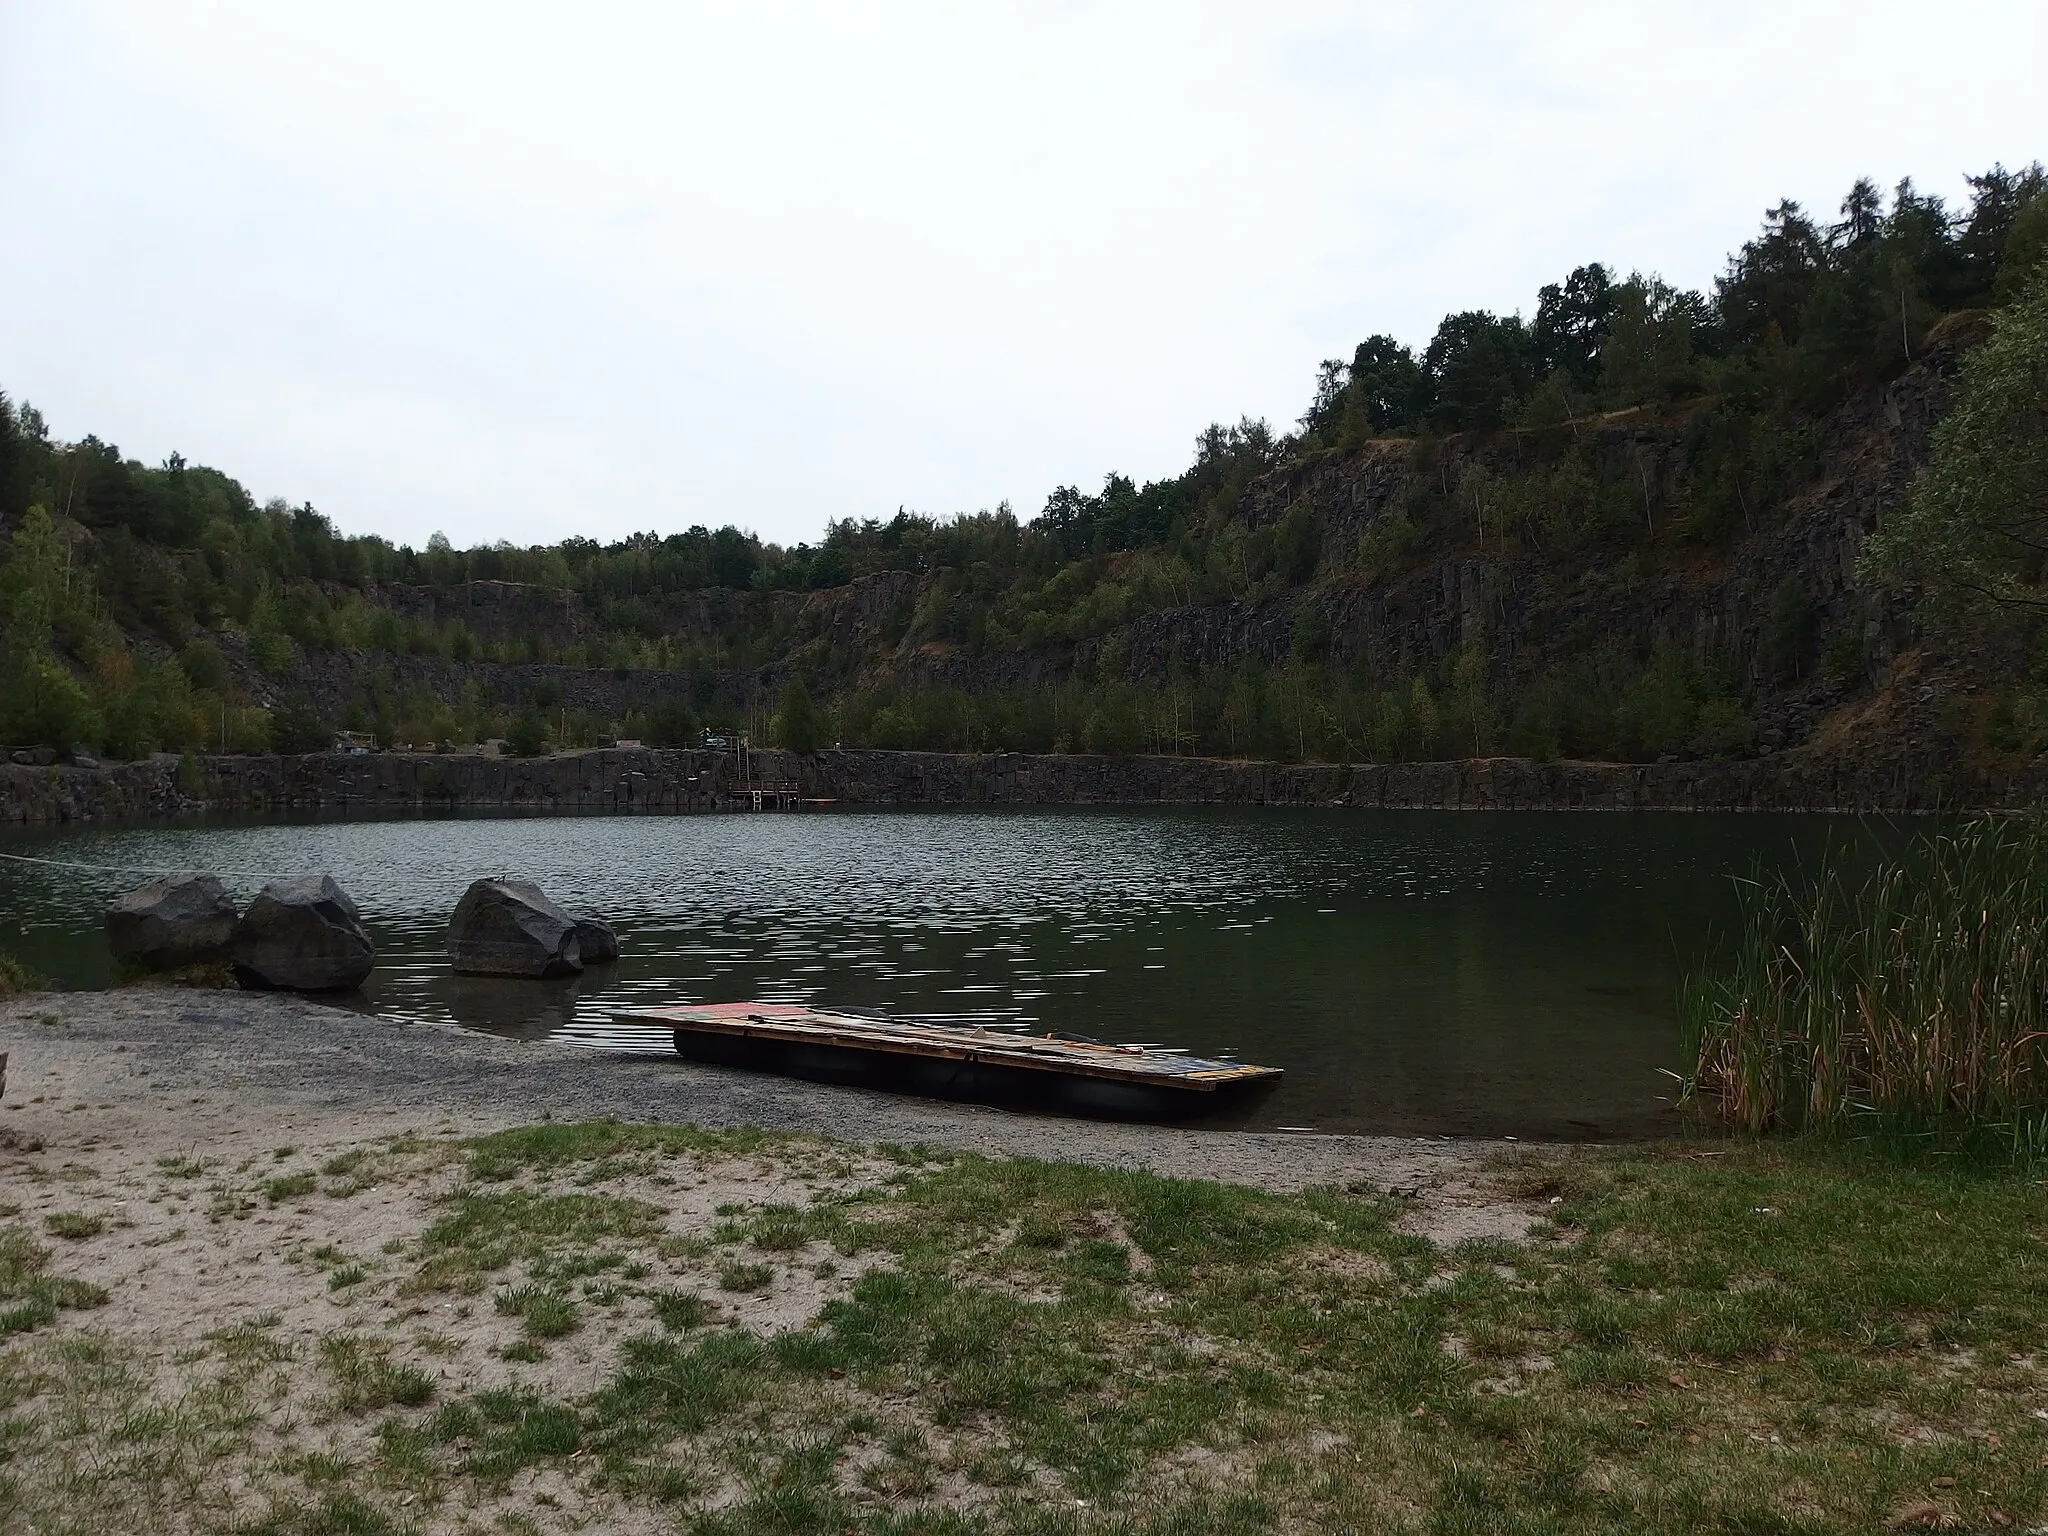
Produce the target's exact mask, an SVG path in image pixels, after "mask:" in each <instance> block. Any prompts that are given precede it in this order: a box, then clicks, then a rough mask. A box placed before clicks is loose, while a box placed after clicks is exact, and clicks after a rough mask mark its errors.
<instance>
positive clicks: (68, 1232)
mask: <svg viewBox="0 0 2048 1536" xmlns="http://www.w3.org/2000/svg"><path fill="white" fill-rule="evenodd" d="M43 1230H44V1231H45V1232H47V1233H49V1234H50V1236H52V1237H61V1238H64V1239H66V1240H67V1241H69V1242H74V1243H78V1242H83V1241H84V1240H85V1239H86V1238H88V1237H98V1236H99V1235H100V1234H101V1233H102V1232H104V1231H106V1230H107V1219H106V1218H105V1217H104V1216H88V1215H86V1214H85V1213H84V1212H83V1211H53V1212H51V1213H50V1214H49V1215H48V1216H45V1217H44V1218H43Z"/></svg>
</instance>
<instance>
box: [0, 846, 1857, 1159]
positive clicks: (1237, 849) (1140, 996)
mask: <svg viewBox="0 0 2048 1536" xmlns="http://www.w3.org/2000/svg"><path fill="white" fill-rule="evenodd" d="M1884 836H1886V834H1885V833H1884V832H1883V831H1882V830H1881V829H1879V830H1876V831H1872V830H1868V829H1866V827H1865V825H1864V824H1862V823H1858V822H1856V821H1853V820H1850V819H1847V818H1825V817H1814V816H1805V817H1771V816H1718V815H1686V814H1654V813H1644V814H1633V815H1620V814H1589V813H1569V812H1559V813H1547V812H1511V813H1481V812H1466V813H1458V812H1428V811H1387V812H1373V811H1358V810H1317V811H1306V810H1280V809H1260V810H1197V809H1159V810H1150V809H1147V810H1131V809H1100V810H1086V809H1084V810H1075V809H1059V810H1044V811H1035V810H1002V811H981V810H967V809H962V810H947V811H932V810H917V811H863V812H845V813H817V814H798V815H753V816H747V815H737V816H713V815H706V816H674V817H626V818H594V817H575V818H546V819H530V818H466V819H460V820H399V821H359V822H339V821H322V822H304V823H280V822H275V821H272V822H266V823H264V824H261V825H255V824H246V825H244V824H233V823H224V822H221V821H218V820H216V821H212V822H208V823H205V824H191V825H173V826H148V827H126V828H106V829H93V830H84V831H66V832H35V833H30V832H23V833H14V834H10V835H8V836H7V837H5V838H4V839H0V853H4V854H7V855H11V856H13V857H11V858H8V859H4V860H0V949H6V950H9V951H12V952H13V953H14V954H15V955H16V956H17V957H18V958H19V959H21V960H22V961H23V962H25V963H26V964H28V965H29V966H31V967H33V968H34V969H36V970H39V971H42V972H44V973H45V974H47V975H50V976H53V977H55V978H57V979H58V980H59V981H61V982H62V983H64V984H65V985H67V986H98V985H103V984H106V983H107V982H108V981H109V980H111V979H112V978H111V964H110V961H109V960H108V958H107V954H106V949H105V945H104V943H103V941H102V939H101V933H100V913H101V910H102V908H103V907H104V906H105V904H106V902H107V900H108V899H109V898H110V897H112V896H113V895H114V894H115V893H116V892H118V891H120V890H122V889H125V888H127V887H129V886H132V885H136V884H139V883H141V881H142V880H144V879H146V878H147V875H148V872H151V871H162V870H170V869H204V870H212V871H215V872H217V873H219V874H220V875H222V877H223V878H224V879H226V880H227V882H228V884H229V886H230V888H231V889H232V890H234V892H235V893H236V895H237V897H238V898H241V899H246V898H247V897H249V896H251V895H253V894H254V892H255V891H256V889H257V887H258V886H259V885H260V884H261V883H262V881H263V879H264V878H265V877H267V876H271V875H285V874H295V873H303V872H309V871H317V870H324V871H326V872H328V873H331V874H332V875H334V876H335V878H336V879H338V880H339V881H340V882H341V883H342V885H343V886H344V887H345V888H346V889H347V890H348V891H349V892H350V893H351V894H352V895H353V896H354V897H355V899H356V901H357V902H358V904H359V905H360V906H361V908H362V912H363V917H364V922H365V926H366V927H367V928H368V929H369V930H370V932H371V935H372V937H373V938H374V939H375V941H376V943H377V946H378V961H377V969H376V971H375V973H374V975H373V976H372V978H371V980H370V983H369V985H368V987H367V988H366V990H365V999H366V1004H358V1006H365V1005H366V1006H368V1007H370V1008H372V1009H374V1010H375V1011H377V1012H379V1013H382V1014H385V1015H391V1016H403V1017H407V1018H412V1019H420V1020H428V1021H435V1022H441V1023H453V1024H457V1025H461V1026H465V1027H468V1028H474V1029H482V1030H489V1031H492V1032H495V1033H500V1034H508V1035H515V1036H520V1037H524V1038H538V1037H542V1036H558V1037H562V1038H565V1039H568V1040H572V1041H576V1042H579V1043H587V1044H603V1043H605V1031H606V1027H607V1026H606V1012H607V1010H608V1009H610V1008H612V1007H614V1006H618V1005H627V1004H637V1003H651V1002H681V1001H704V1002H715V1001H730V1000H738V999H745V998H787V999H799V1000H804V1001H811V1002H820V1003H836V1004H846V1005H853V1006H859V1007H870V1008H882V1009H887V1010H890V1011H892V1012H897V1013H901V1014H904V1015H907V1016H912V1017H918V1018H929V1019H944V1020H949V1021H968V1022H974V1021H982V1022H986V1023H989V1024H991V1025H1004V1026H1028V1027H1034V1028H1041V1029H1043V1028H1054V1029H1063V1030H1073V1031H1077V1032H1079V1033H1082V1034H1086V1035H1092V1036H1095V1037H1097V1038H1100V1039H1104V1040H1113V1041H1120V1042H1140V1043H1147V1044H1165V1045H1177V1046H1183V1047H1186V1048H1188V1049H1191V1050H1198V1051H1202V1052H1205V1053H1211V1054H1214V1053H1223V1052H1234V1053H1236V1054H1238V1055H1240V1056H1241V1057H1243V1058H1244V1059H1245V1060H1247V1061H1256V1062H1263V1063H1268V1064H1271V1065H1274V1066H1280V1067H1284V1068H1286V1069H1287V1074H1288V1076H1287V1079H1286V1082H1285V1084H1284V1085H1283V1086H1282V1087H1281V1089H1280V1090H1279V1091H1278V1092H1277V1093H1276V1094H1275V1095H1274V1096H1273V1097H1271V1098H1270V1099H1268V1100H1266V1101H1265V1103H1264V1104H1263V1105H1262V1106H1261V1108H1260V1110H1259V1111H1258V1116H1257V1118H1256V1119H1255V1121H1254V1122H1253V1123H1254V1124H1255V1125H1263V1126H1269V1127H1271V1126H1304V1127H1313V1128H1315V1129H1317V1130H1323V1131H1359V1132H1391V1133H1402V1134H1452V1135H1457V1134H1468V1135H1519V1136H1527V1137H1571V1138H1609V1137H1633V1136H1643V1135H1655V1134H1658V1133H1660V1132H1661V1131H1665V1130H1670V1129H1675V1128H1676V1126H1675V1124H1674V1122H1675V1120H1676V1117H1675V1116H1673V1115H1672V1113H1671V1111H1670V1108H1669V1100H1670V1096H1671V1093H1672V1086H1673V1085H1672V1082H1671V1079H1670V1078H1669V1077H1667V1076H1665V1075H1663V1074H1662V1072H1660V1069H1663V1068H1669V1067H1673V1066H1675V1065H1676V1064H1677V1062H1676V1050H1675V1024H1674V1012H1675V1010H1674V995H1675V990H1676V986H1677V981H1678V977H1679V974H1680V972H1681V971H1682V970H1683V969H1684V968H1685V967H1686V966H1687V965H1689V964H1691V963H1692V962H1693V961H1694V960H1695V959H1696V958H1697V957H1698V956H1699V955H1701V954H1702V953H1703V952H1704V951H1705V949H1706V946H1707V944H1708V942H1709V935H1710V933H1712V932H1714V931H1715V930H1717V929H1720V930H1725V929H1726V927H1727V925H1728V923H1729V922H1730V921H1731V920H1732V918H1733V915H1734V912H1735V900H1734V889H1735V886H1734V881H1735V878H1736V877H1740V876H1743V875H1746V874H1749V873H1752V872H1754V871H1755V870H1757V869H1759V868H1762V869H1774V868H1781V867H1785V866H1786V865H1788V864H1790V863H1791V862H1793V861H1805V860H1811V859H1813V858H1815V857H1817V856H1818V855H1819V854H1820V853H1821V851H1822V850H1823V849H1824V848H1826V847H1828V846H1830V845H1833V846H1836V847H1839V848H1842V849H1844V850H1848V851H1849V853H1850V856H1851V857H1854V856H1856V855H1857V854H1858V853H1860V852H1866V851H1867V850H1868V848H1869V847H1870V846H1871V843H1872V839H1873V837H1884ZM23 858H27V859H36V860H50V861H64V862H63V863H55V862H52V863H40V862H21V861H20V860H21V859H23ZM78 865H94V866H118V868H111V867H109V868H80V867H77V866H78ZM500 873H509V874H515V875H521V876H525V877H528V878H531V879H535V880H538V881H539V882H540V883H541V884H542V886H543V887H544V888H545V889H546V890H547V891H548V893H549V894H550V895H552V896H553V897H554V898H555V899H556V900H557V901H559V902H560V903H562V905H564V906H565V907H567V908H569V909H570V910H571V911H573V912H578V913H590V914H595V915H598V916H601V917H604V918H606V919H608V920H610V921H611V922H613V923H614V924H615V925H616V926H617V928H618V930H619V934H620V939H621V942H622V945H623V951H624V957H623V959H622V960H621V961H620V962H619V963H618V964H617V965H614V966H609V967H601V968H595V969H592V970H590V971H588V972H586V973H585V974H584V975H583V976H582V977H580V978H577V979H576V980H574V981H570V982H561V983H555V982H504V981H484V980H472V979H466V978H458V977H455V976H453V975H452V974H451V973H450V972H449V970H448V966H447V961H446V957H445V956H444V954H443V953H442V950H441V941H442V933H443V927H444V924H445V922H446V920H447V916H448V913H449V912H450V911H451V910H452V909H453V907H454V905H455V903H456V901H457V899H458V898H459V897H460V896H461V894H462V892H463V890H464V888H465V887H466V886H467V885H468V884H469V882H470V881H471V880H472V879H475V878H476V877H477V876H479V875H487V874H500Z"/></svg>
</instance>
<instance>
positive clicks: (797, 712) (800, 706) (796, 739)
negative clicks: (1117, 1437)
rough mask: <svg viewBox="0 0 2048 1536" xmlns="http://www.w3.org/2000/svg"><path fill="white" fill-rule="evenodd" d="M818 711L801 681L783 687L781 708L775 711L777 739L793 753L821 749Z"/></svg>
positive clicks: (791, 681)
mask: <svg viewBox="0 0 2048 1536" xmlns="http://www.w3.org/2000/svg"><path fill="white" fill-rule="evenodd" d="M818 735H819V730H818V711H817V709H816V707H815V706H814V705H813V704H812V703H811V691H810V689H808V688H806V687H805V686H804V685H803V680H802V679H801V678H795V677H792V678H791V679H790V680H789V681H788V682H787V683H785V684H783V686H782V707H781V708H780V709H778V710H777V711H776V712H775V740H776V742H777V744H778V745H780V746H784V747H787V748H788V749H789V750H790V751H792V752H815V751H817V750H818Z"/></svg>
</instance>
